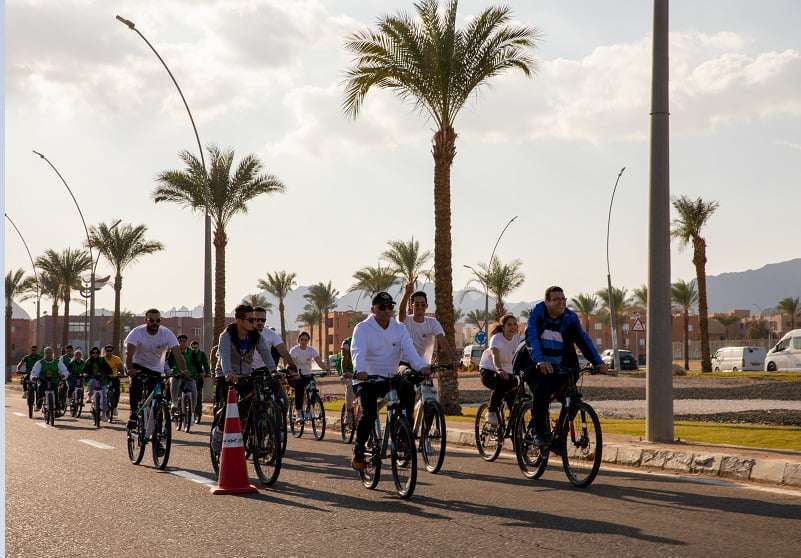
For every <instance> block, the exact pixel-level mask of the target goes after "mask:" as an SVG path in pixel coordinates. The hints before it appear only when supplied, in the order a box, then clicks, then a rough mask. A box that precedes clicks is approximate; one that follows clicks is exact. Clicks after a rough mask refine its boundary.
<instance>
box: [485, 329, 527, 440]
mask: <svg viewBox="0 0 801 558" xmlns="http://www.w3.org/2000/svg"><path fill="white" fill-rule="evenodd" d="M491 335H492V337H491V338H490V343H489V348H488V349H486V350H485V351H484V353H483V354H482V355H481V362H480V364H479V369H480V372H481V383H482V384H484V387H486V388H489V389H491V390H492V396H491V397H490V402H489V413H488V414H487V422H488V423H489V424H492V425H493V426H495V425H498V424H499V422H500V421H499V419H498V410H499V408H500V406H501V401H502V400H504V399H505V400H506V405H507V406H508V407H509V408H510V409H511V408H512V406H513V404H514V390H515V388H517V384H518V381H519V378H518V377H517V376H515V375H513V374H512V360H513V358H514V354H515V350H516V349H517V346H518V345H519V344H520V341H521V339H522V338H521V336H520V335H519V334H518V333H517V318H515V317H514V316H513V315H512V314H505V315H503V316H502V317H501V319H500V321H499V323H498V324H495V326H494V327H493V328H492V330H491Z"/></svg>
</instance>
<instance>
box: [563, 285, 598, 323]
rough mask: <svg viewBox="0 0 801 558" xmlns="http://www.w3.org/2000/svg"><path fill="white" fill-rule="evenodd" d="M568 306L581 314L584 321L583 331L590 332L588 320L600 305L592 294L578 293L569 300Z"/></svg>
mask: <svg viewBox="0 0 801 558" xmlns="http://www.w3.org/2000/svg"><path fill="white" fill-rule="evenodd" d="M570 306H572V307H573V310H575V311H576V312H577V313H579V314H581V317H582V319H583V320H584V331H590V318H591V317H592V316H593V315H594V314H595V313H596V312H597V311H598V309H599V307H600V305H599V304H598V299H597V298H596V296H595V295H594V294H590V293H587V294H584V293H580V294H579V295H577V296H574V297H573V298H571V299H570Z"/></svg>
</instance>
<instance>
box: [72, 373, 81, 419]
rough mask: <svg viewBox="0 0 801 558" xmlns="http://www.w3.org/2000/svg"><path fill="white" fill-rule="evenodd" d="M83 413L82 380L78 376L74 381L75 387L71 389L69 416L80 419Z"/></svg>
mask: <svg viewBox="0 0 801 558" xmlns="http://www.w3.org/2000/svg"><path fill="white" fill-rule="evenodd" d="M82 413H83V379H82V378H81V377H80V376H79V377H78V378H76V379H75V387H74V388H73V389H72V401H70V416H71V417H74V418H81V414H82Z"/></svg>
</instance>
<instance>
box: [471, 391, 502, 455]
mask: <svg viewBox="0 0 801 558" xmlns="http://www.w3.org/2000/svg"><path fill="white" fill-rule="evenodd" d="M504 409H505V404H503V403H501V408H500V412H499V413H498V418H499V423H498V424H490V423H489V422H488V421H487V415H488V414H489V404H488V403H484V404H483V405H482V406H481V407H479V408H478V412H477V413H476V427H475V434H476V448H477V449H478V453H479V454H480V455H481V457H482V458H483V459H484V460H485V461H495V460H496V459H498V456H499V455H500V454H501V449H502V448H503V435H504V431H505V429H504V414H505V413H504Z"/></svg>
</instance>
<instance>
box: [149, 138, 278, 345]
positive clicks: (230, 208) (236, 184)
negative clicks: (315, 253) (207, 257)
mask: <svg viewBox="0 0 801 558" xmlns="http://www.w3.org/2000/svg"><path fill="white" fill-rule="evenodd" d="M208 153H209V173H208V178H207V175H206V172H205V170H204V169H203V165H202V164H201V162H200V160H199V159H198V158H197V157H195V156H194V155H192V154H191V153H190V152H189V151H182V152H181V153H180V154H179V157H180V158H181V160H182V161H183V162H184V164H185V165H186V169H185V170H169V171H164V172H162V173H161V174H159V176H158V182H159V186H158V187H156V189H155V190H154V191H153V200H154V201H155V202H156V203H161V202H172V203H175V204H178V205H179V206H182V207H187V208H189V209H191V210H192V211H200V212H204V211H208V214H209V216H210V217H211V222H212V224H213V226H214V339H215V340H216V339H217V338H218V337H219V336H220V333H222V330H223V328H224V327H225V248H226V246H227V245H228V233H227V232H226V229H227V227H228V224H229V223H230V222H231V219H232V218H233V217H234V216H235V215H237V214H239V213H242V214H245V213H247V211H248V207H247V204H248V202H250V201H251V200H253V199H254V198H256V197H258V196H260V195H262V194H273V193H278V192H284V191H285V190H286V187H285V186H284V185H283V183H282V182H281V181H280V180H279V179H278V178H276V177H275V176H273V175H272V174H262V170H263V168H264V167H263V165H262V162H261V161H260V160H259V158H258V157H256V156H255V155H252V154H251V155H247V156H245V157H244V158H243V159H242V160H241V161H240V162H239V165H238V166H237V167H236V170H235V171H234V172H233V173H232V172H231V167H232V166H233V163H234V151H233V150H231V149H229V150H225V151H222V150H220V149H219V148H218V147H216V146H211V147H209V148H208Z"/></svg>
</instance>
